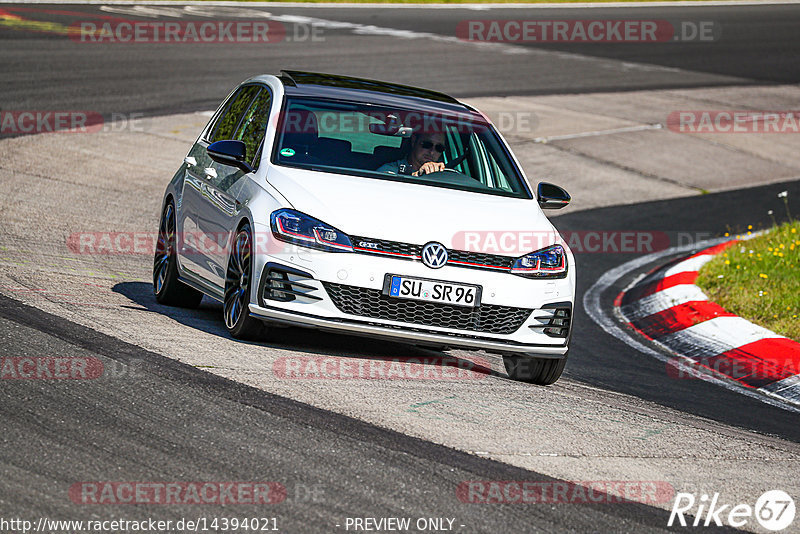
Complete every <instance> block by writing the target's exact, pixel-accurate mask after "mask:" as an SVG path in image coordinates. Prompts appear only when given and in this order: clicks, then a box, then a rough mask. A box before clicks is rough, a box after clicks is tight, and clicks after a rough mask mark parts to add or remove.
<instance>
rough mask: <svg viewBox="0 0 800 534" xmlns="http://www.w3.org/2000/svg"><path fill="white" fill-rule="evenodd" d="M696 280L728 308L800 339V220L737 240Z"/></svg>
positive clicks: (710, 263) (713, 297)
mask: <svg viewBox="0 0 800 534" xmlns="http://www.w3.org/2000/svg"><path fill="white" fill-rule="evenodd" d="M696 283H697V285H698V286H700V287H701V288H702V289H703V291H704V292H705V293H706V295H708V298H709V299H710V300H711V301H713V302H716V303H717V304H719V305H720V306H722V307H723V308H725V309H726V310H728V311H730V312H732V313H735V314H736V315H739V316H741V317H744V318H745V319H747V320H749V321H752V322H754V323H756V324H758V325H761V326H763V327H764V328H768V329H770V330H772V331H773V332H776V333H778V334H781V335H783V336H786V337H788V338H791V339H794V340H795V341H800V221H795V222H794V223H785V224H783V225H781V226H778V227H775V228H773V229H772V230H770V231H769V232H768V233H766V234H764V235H760V236H758V237H755V238H753V239H750V240H747V241H742V242H740V243H737V244H736V245H733V246H732V247H731V248H729V249H727V250H726V251H725V252H723V253H722V254H718V255H717V256H715V257H714V259H713V260H711V261H710V262H708V263H707V264H706V265H705V266H703V268H702V269H701V270H700V276H699V277H698V279H697V282H696Z"/></svg>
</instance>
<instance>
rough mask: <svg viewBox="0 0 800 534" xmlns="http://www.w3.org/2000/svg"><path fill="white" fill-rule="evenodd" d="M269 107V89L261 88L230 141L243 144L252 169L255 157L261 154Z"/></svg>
mask: <svg viewBox="0 0 800 534" xmlns="http://www.w3.org/2000/svg"><path fill="white" fill-rule="evenodd" d="M270 106H272V94H271V93H270V92H269V89H267V88H263V89H262V90H261V92H260V93H258V96H257V97H256V99H255V100H254V101H253V104H252V105H251V106H250V109H248V110H247V113H245V115H244V119H243V120H242V122H241V124H240V125H239V129H238V130H237V131H236V134H235V135H234V136H233V137H231V139H235V140H237V141H242V142H244V144H245V147H246V148H247V152H246V154H247V159H248V160H249V161H250V165H252V166H253V167H258V161H257V157H258V155H259V154H260V153H261V150H260V149H261V144H262V143H263V142H264V135H266V133H267V121H268V120H269V108H270Z"/></svg>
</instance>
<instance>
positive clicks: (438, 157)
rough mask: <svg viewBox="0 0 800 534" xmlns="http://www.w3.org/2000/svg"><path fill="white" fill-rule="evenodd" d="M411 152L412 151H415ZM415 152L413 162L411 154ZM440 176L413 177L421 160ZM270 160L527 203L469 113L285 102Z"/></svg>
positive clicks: (494, 144) (502, 156)
mask: <svg viewBox="0 0 800 534" xmlns="http://www.w3.org/2000/svg"><path fill="white" fill-rule="evenodd" d="M414 151H417V152H414ZM415 154H416V156H415ZM420 155H422V157H424V158H426V161H438V162H441V163H444V164H445V167H446V168H445V170H444V171H440V172H434V173H431V174H423V175H421V176H413V172H414V171H415V170H416V169H415V167H414V165H412V162H417V163H418V162H419V161H420V160H419V157H418V156H420ZM272 162H273V163H275V164H278V165H283V166H290V167H300V168H306V169H310V170H315V171H323V172H335V173H339V174H349V175H353V176H361V177H365V178H372V179H382V180H391V181H403V182H412V183H416V184H422V185H429V186H433V187H445V188H450V189H458V190H461V191H471V192H476V193H485V194H491V195H501V196H509V197H515V198H526V199H529V198H532V197H531V194H530V191H529V189H528V187H527V186H526V184H525V181H524V179H523V178H522V176H521V174H520V172H519V170H518V169H517V166H516V165H515V164H514V162H513V161H512V159H511V157H510V155H509V153H508V149H507V148H506V147H505V146H504V143H503V142H502V141H501V140H500V138H499V137H498V135H497V133H496V132H495V130H494V128H493V127H492V126H491V125H489V124H488V123H486V122H484V121H479V120H476V118H475V116H474V115H467V114H464V115H455V114H437V113H431V112H427V111H426V112H420V111H415V110H412V109H395V108H392V109H389V108H383V107H381V106H375V105H371V104H357V103H349V102H341V101H329V100H321V99H309V98H289V99H287V101H286V103H285V104H284V109H283V112H282V113H281V119H280V122H279V133H278V136H277V143H276V144H275V149H274V152H273V155H272Z"/></svg>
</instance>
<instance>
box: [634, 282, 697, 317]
mask: <svg viewBox="0 0 800 534" xmlns="http://www.w3.org/2000/svg"><path fill="white" fill-rule="evenodd" d="M693 300H708V297H707V296H706V294H705V293H703V290H701V289H700V288H699V287H697V286H696V285H694V284H680V285H677V286H672V287H668V288H667V289H664V290H662V291H659V292H657V293H653V294H652V295H648V296H646V297H644V298H643V299H639V300H637V301H636V302H632V303H630V304H626V305H625V306H621V307H620V312H621V313H622V315H623V316H624V317H625V318H626V319H627V320H628V321H631V322H632V321H636V320H638V319H642V318H644V317H647V316H648V315H653V314H654V313H658V312H661V311H664V310H668V309H669V308H672V307H673V306H678V305H679V304H684V303H686V302H691V301H693Z"/></svg>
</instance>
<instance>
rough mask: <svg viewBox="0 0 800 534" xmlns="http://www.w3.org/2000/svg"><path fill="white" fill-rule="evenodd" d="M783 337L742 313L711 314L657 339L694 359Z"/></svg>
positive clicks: (660, 342)
mask: <svg viewBox="0 0 800 534" xmlns="http://www.w3.org/2000/svg"><path fill="white" fill-rule="evenodd" d="M776 337H782V336H779V335H778V334H776V333H775V332H772V331H770V330H767V329H766V328H762V327H760V326H758V325H754V324H753V323H751V322H750V321H748V320H746V319H742V318H741V317H714V318H713V319H709V320H708V321H703V322H702V323H698V324H696V325H692V326H690V327H688V328H684V329H683V330H678V331H677V332H673V333H671V334H667V335H666V336H663V337H660V338H658V340H657V342H658V343H659V344H661V345H664V346H665V347H667V348H669V349H670V350H672V351H674V352H677V353H678V354H682V355H684V356H687V357H689V358H691V359H693V360H698V359H702V358H710V357H712V356H716V355H718V354H722V353H723V352H727V351H729V350H732V349H735V348H738V347H741V346H742V345H747V344H748V343H753V342H754V341H760V340H762V339H768V338H776Z"/></svg>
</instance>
